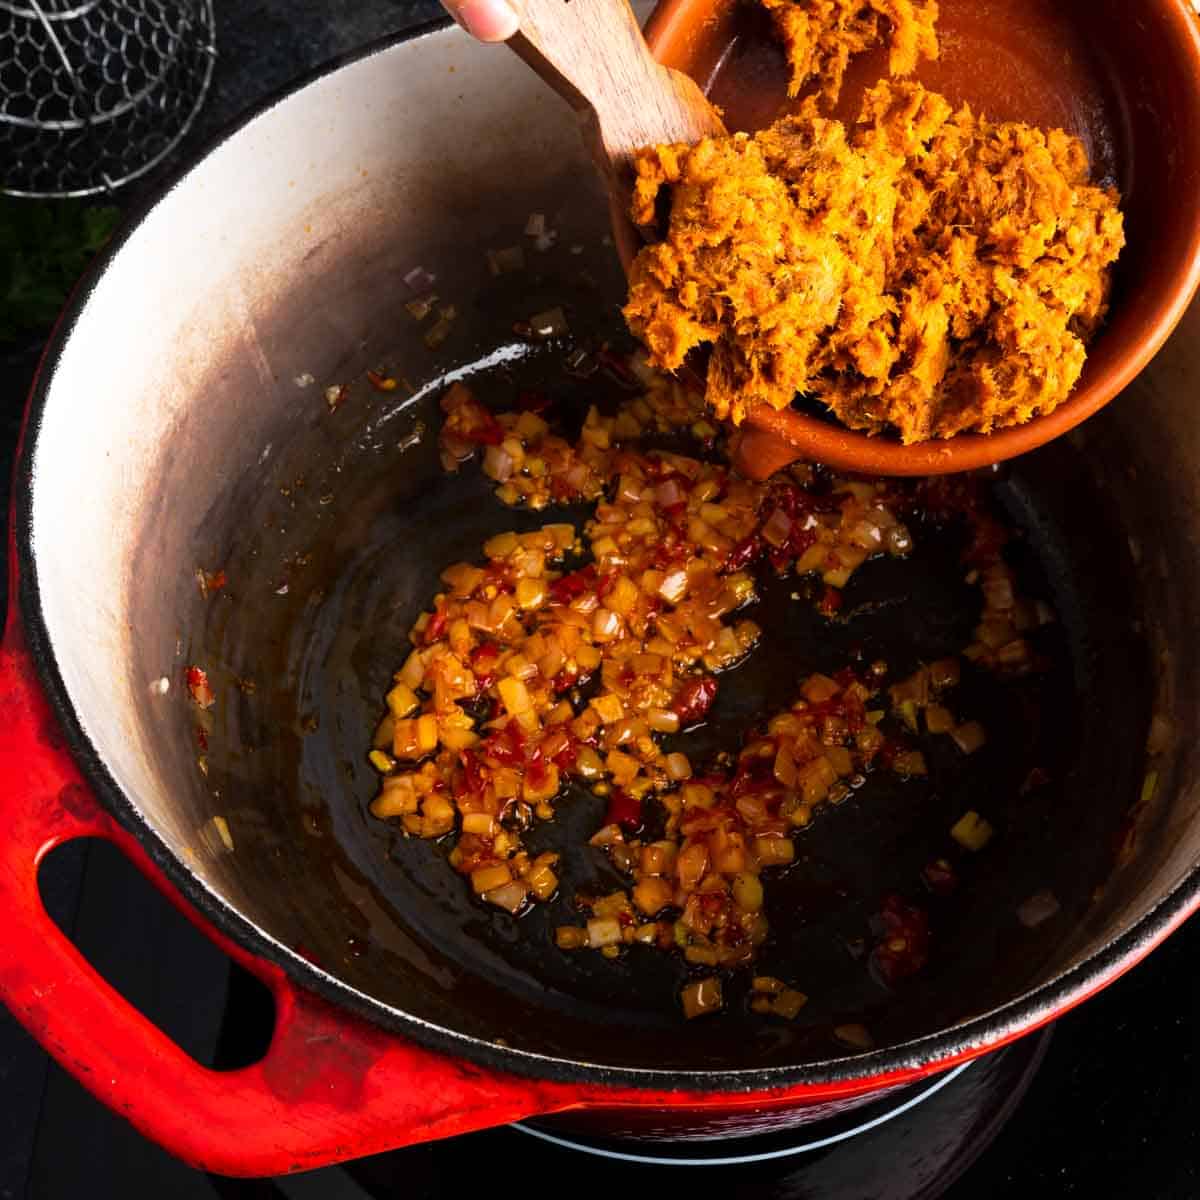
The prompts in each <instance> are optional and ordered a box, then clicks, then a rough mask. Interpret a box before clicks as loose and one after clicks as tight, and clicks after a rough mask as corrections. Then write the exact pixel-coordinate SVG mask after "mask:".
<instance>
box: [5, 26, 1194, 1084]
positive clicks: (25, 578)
mask: <svg viewBox="0 0 1200 1200" xmlns="http://www.w3.org/2000/svg"><path fill="white" fill-rule="evenodd" d="M451 24H452V22H450V21H449V20H448V19H437V20H433V21H430V22H426V23H424V24H422V25H419V26H416V27H414V28H412V29H410V30H407V31H405V32H404V33H401V34H393V35H389V36H386V37H383V38H380V39H378V40H376V41H373V42H371V43H369V44H368V45H367V46H365V47H363V48H362V49H360V50H358V51H356V52H354V53H352V54H348V55H341V56H338V57H336V58H334V59H332V60H330V61H329V62H327V63H325V64H323V65H322V66H321V67H318V68H317V69H316V70H314V71H311V72H308V73H307V74H305V75H303V76H301V77H300V78H298V79H296V80H294V81H292V82H291V83H290V84H288V85H286V86H285V87H283V88H281V89H279V90H278V91H276V92H274V93H273V94H271V95H270V96H268V97H267V98H266V99H264V100H262V101H261V102H260V103H259V104H257V105H255V106H254V107H253V108H251V109H249V110H248V111H247V112H245V113H243V114H242V115H241V116H240V117H239V118H237V119H236V120H235V121H234V122H232V123H231V124H230V125H229V126H228V127H227V128H226V129H225V130H224V131H223V132H222V133H220V134H218V135H217V136H216V137H214V138H213V139H211V140H210V141H209V143H208V144H207V146H206V147H205V148H204V150H203V151H202V152H201V153H199V154H197V155H196V156H195V157H194V159H193V160H192V161H191V162H190V163H188V164H187V165H185V166H184V167H182V168H180V169H178V170H177V171H175V172H174V173H173V175H172V176H171V177H170V178H169V179H168V180H167V181H166V182H165V183H163V184H162V185H161V186H160V187H159V188H158V189H157V190H156V191H155V192H154V194H153V195H152V196H150V197H149V198H148V199H147V200H145V201H143V202H142V203H141V204H139V205H138V206H137V207H136V209H135V210H134V211H133V212H132V213H131V214H130V215H129V216H128V217H127V218H126V219H125V221H124V222H123V224H122V226H121V228H120V229H119V230H118V232H117V233H116V234H115V235H114V237H113V238H112V239H111V241H110V242H109V244H108V245H107V246H106V247H105V249H104V250H103V251H101V253H100V254H99V255H97V257H96V259H95V260H94V261H93V262H92V263H91V265H90V266H89V269H88V271H87V272H86V273H85V275H84V277H83V278H82V280H81V281H80V283H79V285H78V286H77V287H76V289H75V291H74V292H73V293H72V295H71V297H70V299H69V300H68V302H67V305H66V307H65V308H64V310H63V312H62V314H61V315H60V317H59V320H58V323H57V325H56V326H55V328H54V331H53V332H52V334H51V336H50V338H49V340H48V342H47V345H46V350H45V353H44V355H43V358H42V361H41V364H40V366H39V368H38V373H37V376H36V378H35V380H34V384H33V388H32V390H31V393H30V397H29V402H28V405H27V408H26V414H25V426H24V429H23V431H22V436H21V444H20V446H19V448H18V452H17V459H16V465H15V468H14V475H13V502H12V517H13V521H14V531H15V536H16V551H17V563H18V568H19V576H18V584H17V587H18V601H17V602H18V603H19V605H20V614H21V619H22V623H23V626H24V631H25V635H26V637H27V640H28V644H29V648H30V651H31V653H32V656H33V659H34V662H35V664H36V667H37V670H38V673H39V676H40V679H41V682H42V685H43V687H44V689H45V693H46V696H47V699H48V700H49V702H50V705H51V708H52V709H53V711H54V713H55V716H56V717H57V720H58V722H59V724H60V726H61V728H62V730H63V732H64V735H65V738H66V742H67V745H68V747H69V748H70V751H71V753H72V755H73V756H74V758H75V761H76V762H77V763H78V765H79V767H80V769H81V771H82V772H83V775H84V777H85V778H86V779H87V780H88V782H89V783H90V784H91V785H92V787H93V788H94V789H95V794H96V796H97V798H98V799H99V800H100V802H101V803H102V804H103V806H104V807H105V808H106V809H107V810H108V811H109V812H110V813H111V814H112V815H113V816H114V817H115V819H116V820H117V821H118V822H119V823H120V825H121V826H122V827H123V828H124V829H126V830H128V831H129V833H130V834H132V835H133V836H134V837H135V838H136V839H137V841H138V842H139V843H140V845H141V846H142V848H143V849H144V850H145V852H146V853H147V855H148V856H149V858H150V859H151V861H152V862H153V863H154V865H155V866H156V867H157V868H158V869H159V870H160V871H161V872H162V874H163V875H164V876H165V877H166V878H167V879H168V880H169V881H170V883H171V884H172V886H173V887H174V888H176V889H177V890H178V891H179V893H180V894H181V895H182V896H183V897H184V898H185V899H186V900H187V901H188V903H189V904H190V905H192V906H193V907H194V908H195V909H196V910H197V911H198V912H199V913H200V914H201V915H203V916H204V918H205V919H206V920H207V921H208V922H210V923H211V924H212V925H213V926H214V927H215V928H216V929H217V930H219V931H220V932H221V933H222V934H224V935H225V936H226V937H228V938H229V939H230V940H231V941H233V942H235V943H238V944H239V945H241V946H242V947H244V948H245V949H247V950H249V951H250V952H251V953H252V954H254V955H255V956H257V957H258V958H261V959H265V960H267V961H268V962H270V963H273V964H275V965H276V966H278V967H280V968H281V969H282V970H283V971H284V972H285V973H286V975H287V976H288V977H289V978H290V979H291V980H292V981H294V982H295V983H297V984H299V985H300V986H302V987H304V988H306V989H307V990H309V991H311V992H314V993H316V994H317V995H319V996H321V997H322V998H323V999H325V1000H327V1001H329V1002H330V1003H332V1004H333V1005H335V1006H337V1007H339V1008H342V1009H345V1010H348V1011H349V1012H351V1013H354V1014H355V1015H356V1016H358V1017H361V1018H364V1019H366V1020H367V1021H369V1022H371V1023H372V1024H374V1025H377V1026H381V1027H383V1028H385V1029H387V1030H389V1031H391V1032H394V1033H396V1034H400V1035H403V1036H404V1037H408V1038H411V1039H412V1040H413V1041H414V1042H416V1043H417V1044H418V1045H420V1046H423V1047H425V1048H427V1049H430V1050H434V1051H438V1052H441V1053H445V1054H448V1055H453V1056H456V1057H462V1058H465V1059H468V1060H470V1061H472V1062H475V1063H478V1064H480V1065H482V1066H486V1067H490V1068H493V1069H495V1070H497V1071H504V1072H508V1073H511V1074H515V1075H521V1076H525V1077H531V1078H535V1079H549V1080H554V1081H558V1082H562V1083H573V1084H598V1085H609V1086H624V1087H633V1088H645V1089H652V1090H656V1091H689V1092H726V1093H730V1094H738V1093H742V1094H744V1093H747V1092H758V1091H764V1090H767V1089H777V1088H787V1087H804V1086H812V1087H814V1088H826V1087H829V1086H830V1085H832V1086H833V1087H835V1088H836V1087H838V1085H841V1086H842V1087H843V1088H845V1087H847V1085H853V1084H855V1083H859V1084H865V1085H869V1084H870V1083H872V1082H873V1081H877V1082H878V1085H879V1086H880V1087H885V1086H888V1085H889V1084H891V1083H894V1082H896V1078H895V1077H896V1076H898V1075H899V1076H905V1075H909V1076H911V1075H912V1073H913V1072H922V1073H928V1072H930V1071H932V1070H936V1069H940V1068H945V1067H949V1066H951V1065H953V1064H954V1063H956V1062H959V1061H962V1060H963V1059H965V1058H970V1057H974V1056H975V1055H978V1054H981V1053H984V1052H986V1051H987V1050H989V1049H994V1048H997V1047H999V1046H1000V1045H1003V1044H1004V1043H1006V1042H1009V1041H1011V1040H1013V1038H1015V1037H1018V1036H1020V1035H1022V1034H1025V1033H1028V1032H1031V1031H1032V1030H1034V1029H1036V1028H1037V1027H1039V1026H1040V1025H1043V1024H1045V1023H1046V1022H1047V1021H1049V1020H1052V1019H1054V1018H1055V1017H1057V1016H1060V1015H1062V1014H1063V1013H1064V1012H1066V1011H1067V1010H1068V1009H1070V1008H1072V1007H1073V1006H1074V1005H1075V1004H1078V1003H1079V1002H1080V1001H1082V1000H1084V999H1086V998H1087V997H1088V996H1090V995H1091V994H1092V993H1093V992H1095V991H1097V990H1099V989H1100V988H1102V987H1104V986H1105V985H1106V984H1108V983H1110V982H1112V981H1113V980H1114V979H1115V978H1117V976H1119V975H1120V974H1122V973H1123V972H1124V971H1125V970H1127V969H1128V968H1129V967H1131V966H1133V965H1134V964H1135V963H1137V962H1138V961H1139V960H1140V959H1141V958H1142V957H1143V956H1144V955H1146V954H1147V953H1149V951H1150V950H1152V949H1153V948H1154V947H1155V946H1156V945H1157V944H1158V943H1159V942H1160V941H1162V940H1163V939H1164V938H1165V937H1166V936H1167V935H1168V934H1169V933H1170V932H1171V931H1172V930H1173V929H1174V928H1175V927H1176V926H1177V925H1179V924H1180V923H1181V922H1182V921H1183V920H1184V919H1185V918H1186V917H1188V916H1189V915H1190V914H1191V913H1192V912H1194V911H1196V909H1197V908H1200V868H1198V869H1196V870H1193V871H1192V872H1190V873H1189V874H1188V875H1187V876H1186V877H1185V878H1184V879H1182V880H1181V881H1180V882H1179V883H1178V884H1177V885H1176V886H1175V887H1174V888H1173V889H1172V890H1171V891H1170V892H1168V893H1167V894H1166V895H1165V896H1163V897H1162V899H1161V900H1160V901H1159V903H1158V904H1157V905H1156V906H1155V907H1154V908H1153V909H1152V910H1151V911H1150V912H1148V913H1147V914H1146V915H1145V916H1143V917H1142V918H1141V919H1140V920H1139V921H1137V922H1136V923H1135V924H1134V925H1133V926H1132V927H1131V928H1130V929H1128V930H1127V931H1126V932H1125V933H1124V934H1122V935H1121V936H1119V937H1117V938H1115V939H1114V940H1113V941H1111V942H1110V943H1109V944H1108V945H1106V946H1105V947H1104V948H1103V949H1102V950H1101V951H1099V952H1098V953H1097V954H1094V955H1093V956H1092V957H1090V958H1088V959H1086V960H1085V961H1083V962H1082V963H1079V964H1078V965H1076V966H1075V967H1073V968H1072V969H1071V970H1069V971H1067V972H1065V973H1064V974H1062V975H1060V976H1058V977H1057V978H1056V979H1053V980H1050V981H1049V982H1047V983H1045V984H1042V985H1041V986H1039V987H1037V988H1035V989H1033V990H1032V991H1030V992H1027V993H1025V994H1024V995H1022V996H1019V997H1017V998H1016V999H1013V1000H1011V1001H1009V1002H1007V1003H1006V1004H1003V1005H1000V1006H998V1007H997V1008H994V1009H992V1010H990V1011H989V1012H986V1013H983V1014H980V1015H978V1016H976V1017H973V1018H971V1019H969V1020H966V1021H964V1022H962V1023H961V1024H959V1025H957V1026H954V1027H952V1028H950V1029H946V1030H943V1031H940V1032H938V1033H934V1034H928V1035H926V1036H924V1037H921V1038H916V1039H913V1040H912V1041H909V1042H905V1043H902V1044H900V1045H898V1046H893V1047H890V1048H888V1049H883V1050H875V1051H871V1052H868V1053H866V1054H861V1055H857V1056H854V1057H846V1058H839V1059H830V1060H827V1061H824V1062H820V1061H819V1062H816V1063H811V1064H806V1065H802V1066H794V1067H751V1068H746V1069H742V1070H738V1069H734V1068H731V1069H728V1070H707V1071H706V1070H690V1071H689V1070H674V1069H673V1070H657V1069H654V1068H640V1067H638V1068H634V1067H613V1066H608V1065H605V1064H603V1063H590V1062H582V1061H574V1060H570V1059H564V1058H557V1057H552V1056H548V1055H541V1054H537V1053H534V1052H531V1051H525V1050H519V1049H514V1048H512V1047H508V1046H500V1045H497V1044H495V1043H494V1042H489V1041H486V1040H484V1039H482V1038H476V1037H471V1036H468V1035H465V1034H462V1033H459V1032H457V1031H455V1030H453V1029H449V1028H446V1027H445V1026H441V1025H436V1024H433V1023H431V1022H427V1021H424V1020H421V1019H420V1018H418V1017H415V1016H413V1015H412V1014H410V1013H406V1012H404V1011H402V1010H400V1009H397V1008H394V1007H392V1006H391V1005H387V1004H384V1003H383V1002H381V1001H379V1000H376V999H374V998H372V997H371V996H368V995H367V994H365V993H363V992H360V991H359V990H357V989H355V988H351V987H349V986H348V985H346V984H345V983H343V982H341V981H340V980H338V979H336V978H334V977H333V976H332V975H330V974H328V973H326V972H325V971H323V970H321V969H320V968H319V967H317V966H316V965H314V964H313V963H311V962H309V961H308V960H307V959H305V958H303V957H302V956H301V955H299V954H298V953H296V952H295V951H293V950H292V949H290V948H289V947H287V946H284V945H282V944H281V943H280V942H278V941H276V940H275V939H273V938H272V937H271V936H270V935H269V934H267V932H266V931H265V930H263V929H262V928H260V927H259V926H258V925H256V924H254V923H253V922H252V921H250V920H249V919H248V918H247V917H245V916H244V915H243V914H242V913H240V912H238V911H237V910H236V909H235V908H233V907H232V906H231V905H229V904H227V903H226V902H225V900H224V899H222V898H221V897H220V896H218V895H217V894H216V893H215V892H213V891H212V890H211V889H210V888H209V887H208V886H207V885H206V884H205V883H204V882H203V881H201V880H200V879H199V878H198V877H197V876H196V875H195V874H193V873H192V872H191V871H190V870H189V869H188V868H187V866H186V865H185V864H184V862H183V861H182V860H181V859H179V858H178V857H176V856H175V854H174V853H172V852H171V850H170V849H169V848H168V847H167V845H166V844H165V842H163V840H162V839H161V838H160V837H159V836H158V834H157V833H156V832H155V831H154V830H153V829H152V828H151V827H150V826H149V825H148V824H147V823H146V822H145V821H144V820H143V819H142V818H141V816H140V814H139V813H138V812H137V809H136V808H135V807H134V805H133V804H132V803H131V802H130V800H129V798H128V797H127V796H125V795H124V793H123V792H122V791H121V789H120V787H119V786H118V785H117V783H116V781H115V780H114V779H113V777H112V775H111V774H110V773H109V771H108V769H107V767H106V766H105V763H104V761H103V758H102V757H101V755H100V753H99V752H98V750H97V748H96V747H95V746H94V745H93V744H92V742H91V740H90V739H89V737H88V736H87V734H86V733H85V732H84V729H83V726H82V724H81V722H80V721H79V718H78V716H77V714H76V712H75V709H74V706H73V705H72V703H71V700H70V697H69V695H68V693H67V689H66V685H65V683H64V681H63V678H62V675H61V673H60V671H59V669H58V664H57V661H56V659H55V655H54V651H53V647H52V645H51V640H50V636H49V631H48V629H47V627H46V623H45V620H44V617H43V614H42V604H41V593H40V586H39V581H38V573H37V564H36V562H35V560H34V555H33V543H32V535H33V527H32V508H31V500H32V494H31V490H30V481H31V478H32V463H33V460H34V458H35V456H36V452H37V449H38V442H39V438H40V434H41V426H42V417H43V413H44V410H45V406H46V400H47V397H48V394H49V391H50V389H51V386H52V384H53V381H54V376H55V371H56V366H57V363H58V360H59V358H60V357H61V354H62V351H63V348H64V346H65V345H66V343H67V342H68V340H69V339H70V337H71V334H72V331H73V330H74V328H75V326H76V324H77V323H78V321H79V319H80V317H81V315H82V313H83V311H84V309H85V308H86V306H87V302H88V299H89V297H90V296H91V294H92V292H93V291H94V289H95V287H96V285H97V284H98V283H99V281H100V279H101V278H102V277H103V276H104V274H105V272H106V271H107V270H108V268H109V265H110V264H111V263H112V262H113V260H114V259H115V257H116V256H117V255H118V254H119V253H120V252H121V249H122V247H123V246H124V245H125V243H126V242H128V241H129V240H130V239H131V238H132V237H134V236H135V235H136V231H137V230H138V228H139V227H140V225H141V224H142V222H143V221H144V220H145V218H146V217H147V216H148V215H149V214H150V213H151V212H152V211H153V210H154V209H155V208H156V207H157V206H158V205H159V204H160V203H161V202H162V201H163V200H164V199H165V198H166V196H167V195H168V194H169V193H170V192H172V191H173V190H174V189H175V188H177V187H179V186H181V185H182V184H183V183H184V182H185V181H186V180H187V177H188V176H189V175H190V174H191V173H192V172H193V171H194V170H195V169H196V167H197V166H198V165H199V164H200V163H201V162H202V161H203V160H204V159H205V158H207V157H208V156H209V155H210V154H211V153H212V152H213V151H215V150H216V149H217V148H218V147H219V146H221V145H222V144H224V143H225V142H226V141H228V140H229V139H230V138H231V137H234V136H235V135H236V134H237V133H238V132H239V131H240V130H242V129H243V128H245V127H247V126H248V125H250V124H251V123H253V122H254V121H255V120H256V119H257V118H258V117H260V116H261V115H262V114H264V113H265V112H267V111H268V110H270V109H272V108H274V107H275V106H276V105H278V104H279V103H281V102H282V101H284V100H286V99H287V98H288V97H290V96H292V95H293V94H295V93H297V92H299V91H301V90H302V89H304V88H305V87H307V86H308V85H310V84H312V83H314V82H316V81H317V80H320V79H323V78H325V77H326V76H328V75H331V74H333V73H334V72H336V71H338V70H339V69H341V68H342V67H345V66H348V65H350V64H352V63H356V62H359V61H362V60H364V59H367V58H371V57H374V56H375V55H379V54H386V53H388V52H389V51H392V50H394V49H395V48H396V47H398V46H401V45H404V44H406V43H407V42H410V41H414V40H416V39H418V38H420V37H423V36H426V35H428V34H430V33H434V32H437V31H440V30H442V29H445V28H447V27H449V26H450V25H451ZM10 603H12V601H11V600H10ZM864 1090H866V1089H864Z"/></svg>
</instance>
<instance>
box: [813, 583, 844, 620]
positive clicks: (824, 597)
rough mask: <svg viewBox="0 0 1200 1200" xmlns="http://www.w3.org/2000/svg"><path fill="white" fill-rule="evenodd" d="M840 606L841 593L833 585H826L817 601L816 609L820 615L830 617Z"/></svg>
mask: <svg viewBox="0 0 1200 1200" xmlns="http://www.w3.org/2000/svg"><path fill="white" fill-rule="evenodd" d="M841 607H842V593H841V591H840V589H838V588H835V587H826V588H825V590H824V591H823V592H822V593H821V599H820V600H818V601H817V610H818V611H819V612H820V613H821V615H822V616H826V617H832V616H833V614H834V613H836V612H838V611H839V610H840V609H841Z"/></svg>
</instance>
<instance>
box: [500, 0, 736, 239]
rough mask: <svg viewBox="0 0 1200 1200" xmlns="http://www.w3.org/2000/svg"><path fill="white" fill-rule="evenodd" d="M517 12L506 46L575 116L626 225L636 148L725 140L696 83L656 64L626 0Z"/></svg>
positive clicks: (525, 5) (554, 4)
mask: <svg viewBox="0 0 1200 1200" xmlns="http://www.w3.org/2000/svg"><path fill="white" fill-rule="evenodd" d="M520 8H521V25H520V32H518V33H517V34H516V35H514V36H513V37H512V38H511V39H510V40H509V42H508V44H509V45H510V46H511V47H512V48H513V49H514V50H515V51H516V52H517V53H518V54H519V55H520V56H521V57H522V58H523V59H524V60H525V61H526V62H527V63H528V64H529V65H530V66H531V67H532V68H533V69H534V70H535V71H536V72H537V73H538V74H539V75H540V76H541V77H542V78H543V79H544V80H545V81H546V82H547V83H548V84H549V85H550V86H551V87H552V88H553V89H554V90H555V91H556V92H558V94H559V95H560V96H562V97H563V99H565V100H566V101H567V103H568V104H570V105H571V107H572V108H573V109H574V110H575V111H576V112H577V113H578V114H579V118H580V122H581V124H582V126H583V136H584V140H585V141H586V142H587V144H588V147H589V148H590V150H591V152H592V155H593V157H594V158H595V160H596V164H597V166H599V168H600V170H601V172H602V174H603V175H604V177H605V180H606V182H607V185H608V189H609V194H610V196H611V198H612V201H613V206H614V216H615V215H616V213H617V212H620V213H621V214H624V216H625V219H626V220H628V214H629V199H630V195H631V193H632V190H633V166H632V160H633V154H634V151H635V150H638V149H640V148H641V147H642V146H652V145H657V144H659V143H662V142H687V143H689V144H691V143H694V142H698V141H699V140H700V139H701V138H704V137H713V136H723V135H724V133H725V126H724V125H723V124H722V122H721V118H720V117H719V116H718V115H717V112H716V110H715V109H714V108H713V106H712V105H711V104H709V102H708V101H707V100H706V99H705V97H704V93H703V92H702V91H701V90H700V88H699V87H697V85H696V84H695V82H694V81H693V80H692V79H690V78H689V77H688V76H687V75H684V74H683V73H682V72H680V71H672V70H671V69H669V68H668V67H664V66H662V65H660V64H659V63H657V62H656V61H655V60H654V57H653V56H652V55H651V53H650V50H649V48H648V47H647V45H646V43H645V41H644V40H643V38H642V31H641V29H640V28H639V26H638V23H637V18H636V17H635V16H634V15H633V10H632V9H631V8H630V7H629V4H628V2H627V0H521V4H520Z"/></svg>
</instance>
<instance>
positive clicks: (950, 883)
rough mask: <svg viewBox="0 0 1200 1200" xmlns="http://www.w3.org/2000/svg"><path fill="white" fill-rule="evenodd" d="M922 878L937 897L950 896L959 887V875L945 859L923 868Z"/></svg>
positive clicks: (936, 859)
mask: <svg viewBox="0 0 1200 1200" xmlns="http://www.w3.org/2000/svg"><path fill="white" fill-rule="evenodd" d="M921 878H922V879H923V880H924V881H925V886H926V887H927V888H928V889H929V890H930V891H931V892H932V893H933V894H934V895H935V896H949V895H950V894H951V892H953V891H954V890H955V889H956V888H957V887H958V873H957V872H956V871H955V870H954V867H953V865H952V864H951V862H950V861H949V859H945V858H935V859H934V860H933V861H932V862H928V863H926V864H925V865H924V866H923V867H922V868H921Z"/></svg>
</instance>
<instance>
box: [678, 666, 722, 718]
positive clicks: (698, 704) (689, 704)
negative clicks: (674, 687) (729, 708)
mask: <svg viewBox="0 0 1200 1200" xmlns="http://www.w3.org/2000/svg"><path fill="white" fill-rule="evenodd" d="M716 698H717V681H716V679H714V678H713V676H711V675H697V676H696V677H695V678H693V679H689V680H688V681H687V683H685V684H684V685H683V687H681V688H680V689H679V691H677V692H676V693H675V699H674V700H673V701H672V702H671V711H672V712H674V713H675V715H676V716H677V717H678V718H679V723H680V724H681V725H694V724H695V723H696V722H697V721H703V720H704V718H705V717H706V716H707V715H708V710H709V709H710V708H712V706H713V702H714V701H715V700H716Z"/></svg>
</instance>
